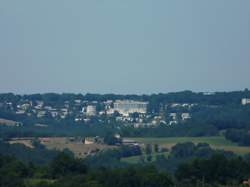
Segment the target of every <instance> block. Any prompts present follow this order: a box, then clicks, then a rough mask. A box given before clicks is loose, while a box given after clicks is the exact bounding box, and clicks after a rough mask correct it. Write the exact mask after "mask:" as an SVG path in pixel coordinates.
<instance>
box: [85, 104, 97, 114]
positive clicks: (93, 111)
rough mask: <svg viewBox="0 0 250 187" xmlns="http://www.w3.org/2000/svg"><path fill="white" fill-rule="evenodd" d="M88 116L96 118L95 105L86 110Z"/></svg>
mask: <svg viewBox="0 0 250 187" xmlns="http://www.w3.org/2000/svg"><path fill="white" fill-rule="evenodd" d="M86 115H88V116H95V115H96V106H95V105H88V106H87V108H86Z"/></svg>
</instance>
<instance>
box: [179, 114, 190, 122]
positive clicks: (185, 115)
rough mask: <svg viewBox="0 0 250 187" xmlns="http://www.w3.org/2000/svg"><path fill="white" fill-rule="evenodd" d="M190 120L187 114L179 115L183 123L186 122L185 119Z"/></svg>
mask: <svg viewBox="0 0 250 187" xmlns="http://www.w3.org/2000/svg"><path fill="white" fill-rule="evenodd" d="M190 118H191V116H190V114H189V113H182V114H181V119H182V120H183V121H185V120H187V119H190Z"/></svg>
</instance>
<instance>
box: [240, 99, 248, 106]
mask: <svg viewBox="0 0 250 187" xmlns="http://www.w3.org/2000/svg"><path fill="white" fill-rule="evenodd" d="M241 104H242V105H247V104H250V99H249V98H243V99H241Z"/></svg>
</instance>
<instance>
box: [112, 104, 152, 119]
mask: <svg viewBox="0 0 250 187" xmlns="http://www.w3.org/2000/svg"><path fill="white" fill-rule="evenodd" d="M147 105H148V102H141V101H133V100H117V101H115V102H114V111H117V112H119V113H120V114H122V115H124V116H128V115H129V114H131V113H142V114H146V113H147Z"/></svg>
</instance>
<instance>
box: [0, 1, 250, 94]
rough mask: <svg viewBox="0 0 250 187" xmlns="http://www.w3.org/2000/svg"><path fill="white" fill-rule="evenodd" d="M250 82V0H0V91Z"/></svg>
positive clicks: (235, 86)
mask: <svg viewBox="0 0 250 187" xmlns="http://www.w3.org/2000/svg"><path fill="white" fill-rule="evenodd" d="M244 88H250V1H249V0H123V1H122V0H67V1H66V0H40V1H36V0H29V1H28V0H0V92H1V93H3V92H14V93H21V94H28V93H38V92H40V93H44V92H59V93H61V92H73V93H87V92H90V93H119V94H134V93H135V94H143V93H144V94H151V93H159V92H173V91H181V90H193V91H231V90H243V89H244Z"/></svg>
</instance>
